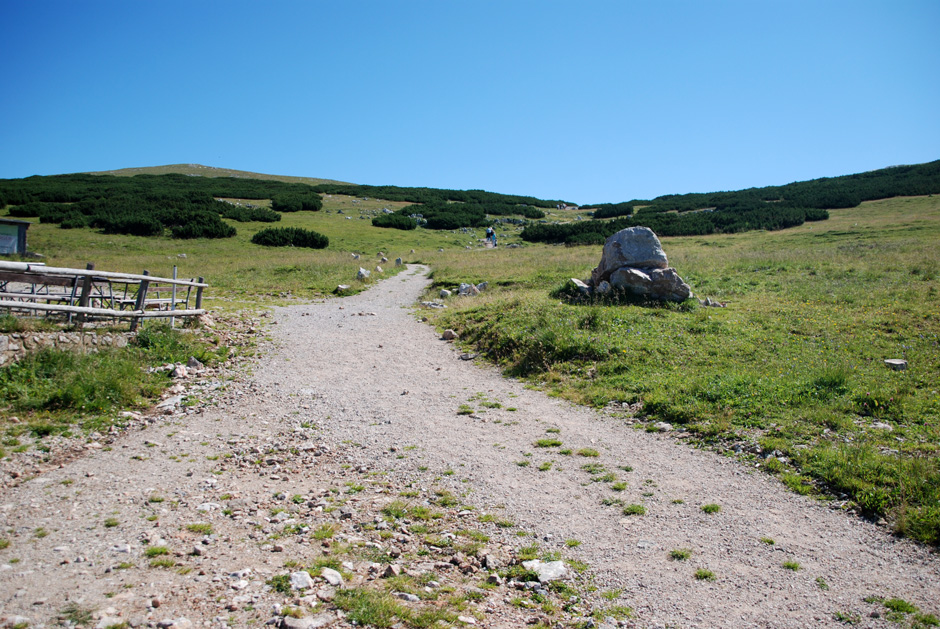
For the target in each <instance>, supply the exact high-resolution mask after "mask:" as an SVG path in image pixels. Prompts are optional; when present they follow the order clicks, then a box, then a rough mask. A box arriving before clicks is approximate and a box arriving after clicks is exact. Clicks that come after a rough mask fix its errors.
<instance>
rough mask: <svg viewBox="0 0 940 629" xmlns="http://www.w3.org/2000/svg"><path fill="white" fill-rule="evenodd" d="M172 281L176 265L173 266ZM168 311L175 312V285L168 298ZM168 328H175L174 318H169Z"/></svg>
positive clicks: (174, 276) (174, 277)
mask: <svg viewBox="0 0 940 629" xmlns="http://www.w3.org/2000/svg"><path fill="white" fill-rule="evenodd" d="M173 279H174V280H175V279H176V265H175V264H174V265H173ZM170 310H176V284H173V294H172V295H171V296H170ZM170 327H171V328H175V327H176V317H170Z"/></svg>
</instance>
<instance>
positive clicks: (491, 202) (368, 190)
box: [313, 183, 562, 214]
mask: <svg viewBox="0 0 940 629" xmlns="http://www.w3.org/2000/svg"><path fill="white" fill-rule="evenodd" d="M313 190H314V191H315V192H319V193H321V194H345V195H349V196H354V197H371V198H373V199H384V200H387V201H407V202H410V203H421V204H425V205H428V204H433V203H443V202H448V201H449V202H455V203H474V204H484V205H487V206H492V207H495V206H498V205H508V206H519V205H531V206H535V207H543V208H553V207H555V206H556V205H558V204H559V203H562V201H557V200H555V201H547V200H544V199H537V198H535V197H524V196H518V195H512V194H499V193H496V192H487V191H485V190H447V189H444V188H401V187H398V186H357V185H354V184H332V183H331V184H319V185H316V186H313ZM512 213H513V214H517V213H518V212H512ZM490 214H496V212H490Z"/></svg>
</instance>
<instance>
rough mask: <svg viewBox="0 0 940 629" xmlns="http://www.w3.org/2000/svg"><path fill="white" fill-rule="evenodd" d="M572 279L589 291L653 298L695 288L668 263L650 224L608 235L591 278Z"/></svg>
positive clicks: (681, 295)
mask: <svg viewBox="0 0 940 629" xmlns="http://www.w3.org/2000/svg"><path fill="white" fill-rule="evenodd" d="M571 282H572V283H573V284H574V285H575V286H576V287H577V288H578V290H579V291H581V292H582V293H583V294H586V295H591V294H599V295H604V294H607V293H610V292H612V291H614V290H621V291H625V292H628V293H632V294H634V295H639V296H642V297H645V298H647V299H650V300H654V301H685V300H686V299H689V298H690V297H692V289H691V288H690V287H689V285H688V284H686V283H685V282H684V281H683V280H682V278H681V277H679V274H678V273H677V272H676V270H675V269H674V268H672V267H670V266H669V262H668V260H667V259H666V253H665V252H664V251H663V247H662V244H661V243H660V242H659V238H657V237H656V234H654V233H653V230H651V229H650V228H648V227H628V228H627V229H622V230H620V231H619V232H617V233H616V234H614V235H613V236H611V237H610V238H608V239H607V241H606V242H605V243H604V249H603V252H602V254H601V260H600V263H599V264H598V265H597V267H596V268H595V269H594V270H593V271H592V272H591V277H590V279H588V280H587V281H582V280H579V279H574V278H572V280H571Z"/></svg>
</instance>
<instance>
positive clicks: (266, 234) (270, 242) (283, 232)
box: [251, 227, 330, 249]
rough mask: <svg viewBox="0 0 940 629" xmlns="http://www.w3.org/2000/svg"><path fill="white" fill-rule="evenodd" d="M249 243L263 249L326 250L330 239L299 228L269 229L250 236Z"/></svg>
mask: <svg viewBox="0 0 940 629" xmlns="http://www.w3.org/2000/svg"><path fill="white" fill-rule="evenodd" d="M251 242H253V243H254V244H256V245H263V246H265V247H306V248H308V249H326V247H327V246H328V245H329V244H330V239H329V238H327V237H326V236H324V235H323V234H320V233H318V232H315V231H313V230H309V229H302V228H300V227H269V228H267V229H262V230H261V231H259V232H258V233H256V234H255V235H254V236H252V237H251Z"/></svg>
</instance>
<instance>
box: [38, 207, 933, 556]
mask: <svg viewBox="0 0 940 629" xmlns="http://www.w3.org/2000/svg"><path fill="white" fill-rule="evenodd" d="M323 201H324V209H323V211H321V212H317V213H313V214H312V213H304V212H301V213H296V214H284V215H283V219H282V221H281V222H279V223H277V224H276V226H279V227H303V228H306V229H313V230H316V231H318V232H320V233H323V234H325V235H326V236H328V237H329V239H330V245H329V248H328V249H326V250H322V251H316V250H301V249H282V248H279V249H266V248H263V247H259V246H257V245H253V244H251V243H250V242H249V241H250V238H251V236H252V235H253V234H254V233H255V232H257V231H258V230H260V229H262V228H264V227H268V226H270V225H266V224H262V223H233V225H235V227H236V228H237V229H238V235H237V236H236V237H235V238H231V239H222V240H194V241H185V240H171V239H168V238H156V239H155V238H138V237H132V236H114V235H103V234H99V233H96V232H94V231H92V230H88V229H78V230H65V229H60V228H59V227H58V226H54V225H43V224H35V225H33V226H32V227H31V228H30V230H29V243H30V249H31V250H33V251H37V252H39V253H42V254H43V255H44V256H46V258H45V260H44V261H45V262H46V263H48V264H50V265H56V266H84V264H85V263H87V262H95V263H96V265H97V268H98V269H102V270H113V271H125V272H138V271H140V270H142V269H147V270H149V271H150V272H151V274H153V275H164V276H168V275H169V274H170V273H171V272H172V267H173V265H177V266H178V267H179V274H180V276H181V277H195V276H203V277H205V278H206V281H207V282H208V283H209V284H210V286H211V288H210V289H209V290H208V292H207V294H206V304H207V306H208V307H209V308H213V309H222V310H225V309H234V308H241V307H245V306H265V305H273V304H277V303H285V302H286V301H287V300H288V294H289V296H290V297H292V298H295V299H308V298H313V297H318V296H323V295H326V294H329V293H330V292H332V291H333V289H334V288H335V287H336V285H337V284H350V285H352V286H353V290H360V289H362V288H363V287H364V285H363V284H362V283H360V282H358V281H357V280H356V279H355V274H356V271H357V270H358V268H359V267H360V266H362V267H364V268H367V269H370V270H371V269H374V268H375V265H376V264H377V258H378V256H377V254H378V252H380V251H381V252H384V253H385V255H386V256H387V257H388V258H389V260H390V262H389V263H387V264H383V267H384V268H385V270H386V275H387V274H388V273H394V272H395V271H396V270H395V268H394V259H395V258H396V257H399V256H401V257H403V258H404V259H405V261H406V262H422V263H425V264H428V265H429V266H430V267H431V268H432V278H433V281H434V286H433V288H432V289H431V290H430V291H429V297H431V298H436V296H437V293H438V291H439V290H440V288H454V287H455V286H456V285H457V284H459V283H460V282H474V283H479V282H482V281H487V282H489V289H488V290H487V291H486V292H485V293H483V294H482V295H480V296H479V297H475V298H458V297H452V298H449V299H448V300H447V305H448V308H447V309H445V310H435V311H429V312H428V313H427V316H429V317H430V318H431V322H432V323H433V324H434V325H436V326H438V327H440V328H442V329H443V328H445V327H449V328H453V329H455V330H456V331H457V332H458V333H459V334H460V336H461V342H462V343H466V344H467V345H468V346H473V347H474V348H475V349H476V351H479V352H481V353H482V354H483V355H484V356H486V357H488V358H489V359H491V360H492V361H494V362H495V363H498V364H499V365H500V366H501V367H502V368H503V369H504V370H505V371H506V372H507V373H508V374H510V375H513V376H517V377H522V378H527V379H530V380H531V381H532V382H533V383H534V384H536V385H537V386H542V387H544V388H545V389H546V390H548V391H549V392H551V393H552V394H554V395H559V396H563V397H565V398H568V399H571V400H573V401H576V402H579V403H584V404H590V405H594V406H598V407H600V406H606V405H608V404H609V403H611V402H618V403H628V404H642V409H643V410H642V411H641V417H642V418H643V419H644V420H648V423H641V424H639V425H640V426H650V427H651V425H652V422H655V421H667V422H670V423H672V424H673V425H675V426H676V427H677V428H685V429H687V432H686V433H684V434H686V435H688V436H690V438H691V439H692V440H693V441H695V442H696V443H698V444H706V445H709V446H711V447H715V448H718V449H719V450H721V451H725V452H728V453H729V454H730V453H734V452H735V451H738V456H741V457H743V458H746V459H749V460H751V462H752V463H753V464H755V465H757V466H759V467H761V468H762V469H764V470H766V471H767V472H770V473H773V474H776V475H778V476H779V477H780V479H781V480H782V482H784V483H786V484H787V485H788V486H790V487H791V488H792V489H793V490H795V491H798V492H801V493H808V494H815V495H819V496H821V497H826V498H835V499H839V500H843V501H845V503H846V507H847V508H857V509H858V510H860V511H861V512H863V513H865V514H866V515H869V516H872V517H875V518H885V519H886V520H887V521H888V522H890V524H891V525H892V526H893V527H894V528H895V530H897V531H898V532H899V533H902V534H905V535H909V536H911V537H913V538H915V539H918V540H921V541H924V542H926V543H929V544H932V545H934V546H938V545H940V466H938V462H940V457H938V449H940V394H938V390H940V382H938V379H940V295H938V288H940V247H938V245H937V243H940V197H916V198H896V199H889V200H883V201H874V202H866V203H863V204H862V205H861V206H859V207H857V208H853V209H846V210H831V211H830V215H831V218H830V219H829V220H826V221H822V222H815V223H809V224H805V225H803V226H801V227H797V228H793V229H789V230H785V231H778V232H749V233H743V234H734V235H714V236H705V237H684V238H671V239H664V240H663V247H664V249H665V251H666V253H667V255H668V257H669V260H670V263H671V265H672V266H674V267H675V268H676V269H677V270H678V272H679V274H680V275H681V276H682V277H683V278H684V279H685V280H686V281H687V282H688V283H689V284H690V285H691V286H692V290H693V291H694V292H695V294H696V295H697V296H698V297H701V298H704V297H706V296H708V297H711V298H713V299H716V300H719V301H721V302H725V303H726V304H727V307H725V308H704V307H701V306H699V305H698V304H697V302H695V303H687V304H683V305H680V306H658V307H656V306H642V305H620V306H614V305H578V304H571V303H568V302H566V301H565V300H564V299H563V298H561V297H558V296H553V295H558V293H557V291H558V289H559V288H561V287H562V286H563V285H564V283H565V281H566V280H567V279H568V278H571V277H576V278H582V279H583V278H586V277H587V276H588V275H589V274H590V271H591V269H592V268H593V267H594V266H595V265H596V264H597V262H598V260H599V258H600V249H601V248H600V247H599V246H588V247H573V248H566V247H562V246H547V245H531V244H524V246H522V247H520V248H512V249H510V248H507V247H505V246H504V245H506V244H509V243H518V242H521V241H520V240H519V237H518V233H519V229H518V228H516V227H515V226H506V228H505V229H503V228H502V227H501V228H499V230H498V231H499V238H500V245H501V246H500V247H499V248H498V249H495V250H492V249H483V248H482V247H481V246H480V244H479V239H481V238H482V237H483V233H482V231H483V230H476V231H475V232H472V233H470V232H433V231H429V230H423V229H418V230H414V231H399V230H394V229H378V228H374V227H372V225H371V222H370V220H369V219H370V218H371V216H372V215H373V213H374V212H376V211H381V209H382V208H388V209H390V210H396V209H398V208H400V207H402V206H403V205H405V204H404V203H393V202H387V201H382V200H376V199H369V200H363V199H354V198H351V197H343V196H338V195H334V196H328V195H324V199H323ZM340 212H342V213H340ZM574 216H575V214H574V213H571V212H567V211H564V210H560V211H555V210H553V211H551V212H550V215H549V219H550V220H557V219H559V218H561V219H565V218H567V219H573V218H574ZM360 217H363V218H360ZM468 246H469V247H471V248H470V249H467V248H466V247H468ZM412 249H414V250H415V253H414V254H412V253H410V251H411V250H412ZM439 249H443V250H444V251H443V252H441V251H439ZM351 252H357V253H360V254H362V259H361V260H355V259H353V257H352V256H351ZM184 253H185V254H186V256H185V258H180V257H178V256H179V254H184ZM889 358H902V359H906V360H907V361H908V362H909V368H908V369H907V370H906V371H892V370H890V369H888V368H887V367H886V366H885V364H884V360H885V359H889ZM625 429H629V428H627V427H626V426H625Z"/></svg>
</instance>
